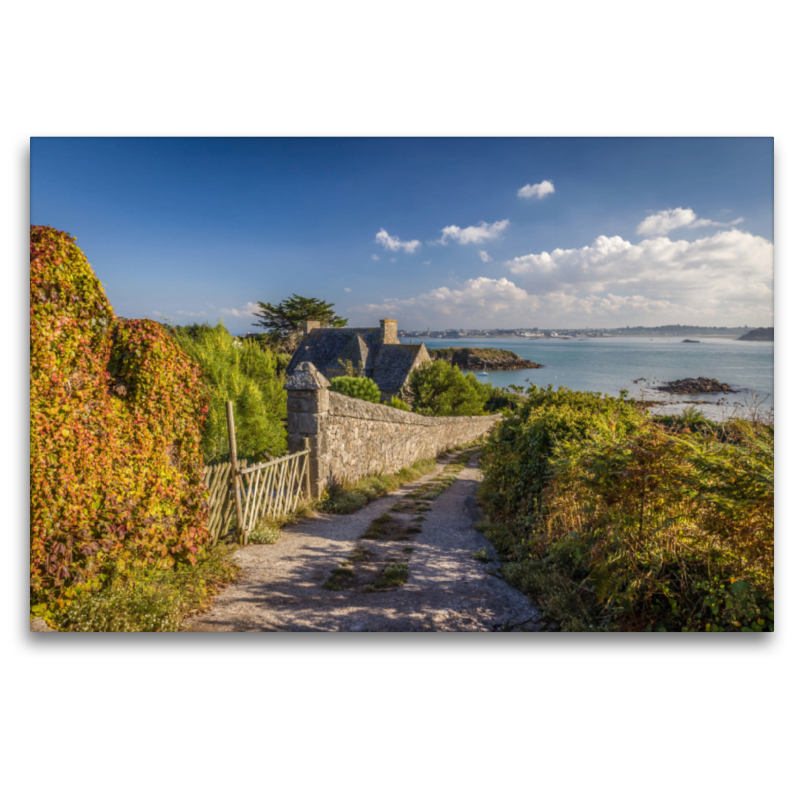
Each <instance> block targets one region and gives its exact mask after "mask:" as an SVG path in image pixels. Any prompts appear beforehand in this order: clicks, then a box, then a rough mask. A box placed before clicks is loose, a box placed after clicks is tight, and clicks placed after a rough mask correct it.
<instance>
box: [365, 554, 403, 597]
mask: <svg viewBox="0 0 800 800" xmlns="http://www.w3.org/2000/svg"><path fill="white" fill-rule="evenodd" d="M407 582H408V562H406V561H401V562H399V563H397V564H387V565H386V569H384V571H383V574H382V575H381V577H380V578H378V580H377V581H375V582H374V583H370V584H368V585H367V586H365V587H364V591H365V592H379V591H381V590H384V589H394V588H395V587H397V586H402V585H403V584H404V583H407Z"/></svg>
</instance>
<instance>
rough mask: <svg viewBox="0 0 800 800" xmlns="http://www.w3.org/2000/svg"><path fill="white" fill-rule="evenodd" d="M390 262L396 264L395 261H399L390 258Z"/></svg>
mask: <svg viewBox="0 0 800 800" xmlns="http://www.w3.org/2000/svg"><path fill="white" fill-rule="evenodd" d="M389 261H390V262H391V263H392V264H394V263H395V261H397V259H396V258H390V259H389Z"/></svg>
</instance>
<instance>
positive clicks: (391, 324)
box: [380, 319, 400, 344]
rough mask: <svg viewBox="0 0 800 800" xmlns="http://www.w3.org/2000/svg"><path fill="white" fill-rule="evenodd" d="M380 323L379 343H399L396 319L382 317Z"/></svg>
mask: <svg viewBox="0 0 800 800" xmlns="http://www.w3.org/2000/svg"><path fill="white" fill-rule="evenodd" d="M380 323H381V344H400V340H399V339H398V338H397V320H396V319H382V320H381V321H380Z"/></svg>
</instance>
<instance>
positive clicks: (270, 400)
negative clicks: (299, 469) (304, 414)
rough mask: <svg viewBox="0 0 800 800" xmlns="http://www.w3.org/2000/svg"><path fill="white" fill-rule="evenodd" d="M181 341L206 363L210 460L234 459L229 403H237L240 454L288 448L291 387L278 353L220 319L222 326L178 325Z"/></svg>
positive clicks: (262, 455)
mask: <svg viewBox="0 0 800 800" xmlns="http://www.w3.org/2000/svg"><path fill="white" fill-rule="evenodd" d="M173 335H174V336H175V340H176V341H177V342H178V344H179V345H180V346H181V347H182V348H183V350H184V351H185V352H186V353H187V354H188V355H189V356H190V357H191V358H192V359H193V360H194V361H195V362H197V364H199V365H200V368H201V369H202V372H203V379H204V381H205V384H206V386H207V388H208V392H209V396H210V401H209V411H208V416H207V417H206V421H205V425H204V426H203V438H202V448H203V456H204V458H205V460H206V463H208V462H212V461H220V460H224V459H229V458H230V444H229V441H228V418H227V412H226V410H225V402H226V401H227V400H231V401H232V402H233V417H234V421H235V423H236V450H237V455H238V457H239V458H246V459H251V460H263V459H268V458H269V457H276V456H280V455H283V454H284V453H285V452H286V429H285V428H284V426H283V422H282V420H285V419H286V391H285V390H284V388H283V378H282V377H279V376H278V363H277V359H276V356H275V354H274V353H273V352H272V351H270V350H267V349H264V348H262V347H261V346H260V345H259V343H258V342H257V341H254V340H249V339H246V340H244V341H240V340H238V339H235V338H234V337H233V336H231V335H230V334H229V333H228V331H227V329H226V328H225V326H224V325H223V324H222V323H221V322H220V323H219V324H218V325H217V326H216V327H211V326H209V325H195V326H192V327H191V328H189V327H187V328H176V329H174V331H173Z"/></svg>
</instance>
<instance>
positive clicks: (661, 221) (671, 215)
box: [636, 208, 697, 236]
mask: <svg viewBox="0 0 800 800" xmlns="http://www.w3.org/2000/svg"><path fill="white" fill-rule="evenodd" d="M696 219H697V214H695V213H694V211H692V209H691V208H669V209H666V210H665V211H659V212H658V213H657V214H651V215H650V216H649V217H647V218H645V219H644V220H642V221H641V222H640V223H639V226H638V227H637V228H636V233H638V234H639V235H640V236H652V235H656V236H658V235H659V234H662V233H668V232H669V231H671V230H674V229H675V228H682V227H684V226H685V225H691V223H692V222H694V221H695V220H696Z"/></svg>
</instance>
